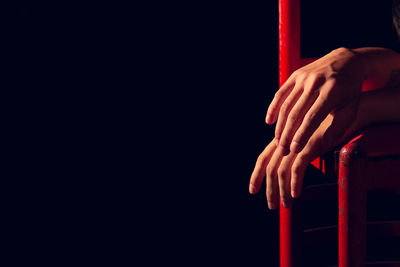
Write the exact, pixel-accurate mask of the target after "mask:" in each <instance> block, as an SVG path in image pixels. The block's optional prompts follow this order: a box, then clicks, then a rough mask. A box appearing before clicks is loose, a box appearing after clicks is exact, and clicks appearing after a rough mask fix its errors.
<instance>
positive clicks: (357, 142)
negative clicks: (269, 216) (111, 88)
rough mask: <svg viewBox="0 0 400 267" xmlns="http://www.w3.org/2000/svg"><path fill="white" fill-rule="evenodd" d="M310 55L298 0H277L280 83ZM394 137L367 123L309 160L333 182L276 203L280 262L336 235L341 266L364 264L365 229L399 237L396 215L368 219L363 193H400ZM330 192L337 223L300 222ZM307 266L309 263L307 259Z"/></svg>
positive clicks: (396, 131)
mask: <svg viewBox="0 0 400 267" xmlns="http://www.w3.org/2000/svg"><path fill="white" fill-rule="evenodd" d="M313 60H315V59H302V58H301V56H300V0H280V1H279V82H280V85H281V86H282V84H283V83H284V82H285V81H286V80H287V78H288V77H289V76H290V74H291V73H292V72H293V71H294V70H296V69H297V68H299V67H301V66H303V65H306V64H308V63H310V62H312V61H313ZM371 87H374V84H373V81H369V82H368V81H366V83H365V84H364V86H363V90H369V89H371ZM399 137H400V125H380V126H373V127H369V128H367V129H364V130H362V131H361V132H359V133H357V134H356V135H355V138H354V139H352V140H351V141H350V142H348V143H347V144H345V145H344V146H343V147H342V148H341V149H340V150H339V151H337V153H336V154H335V153H334V152H331V153H328V154H327V156H326V157H324V158H319V159H316V160H315V161H314V162H313V163H312V164H313V165H314V166H315V167H317V168H319V169H320V170H321V171H323V172H324V173H325V174H326V175H328V176H331V177H334V179H336V181H335V182H334V183H325V184H323V185H319V186H318V185H315V186H310V187H309V188H305V190H303V195H302V196H301V197H300V198H299V199H296V200H295V201H293V205H292V207H291V208H290V209H285V208H283V205H282V204H281V205H280V266H282V267H293V266H301V262H302V260H301V258H302V257H301V256H302V255H301V253H302V252H303V254H305V253H304V252H305V250H306V249H307V247H308V246H310V245H311V244H314V245H315V244H321V242H322V243H323V242H333V243H334V242H335V239H336V242H337V244H338V250H337V251H338V258H337V262H338V265H339V266H340V267H350V266H351V267H353V266H365V265H366V264H367V252H366V251H367V247H366V243H367V234H368V237H369V239H368V241H371V242H369V243H373V242H372V241H373V240H377V239H376V238H377V237H379V236H382V237H394V238H396V237H397V238H400V220H389V221H374V222H367V197H368V199H371V201H372V200H373V199H374V198H373V196H374V194H375V195H377V196H378V197H375V200H377V199H379V197H382V194H379V192H384V193H383V194H384V195H383V196H387V195H391V194H393V195H394V196H396V195H397V196H399V194H400V172H399V170H400V140H399ZM306 179H307V177H305V180H306ZM335 194H336V195H338V196H337V197H336V200H333V201H334V203H337V204H338V207H337V212H338V214H337V218H338V222H337V223H336V225H330V226H324V227H314V228H312V229H307V230H304V229H302V226H301V223H300V221H301V219H302V216H303V217H304V214H302V211H303V210H304V209H303V207H304V205H307V203H313V202H315V200H319V201H320V200H321V199H322V200H323V199H324V198H325V199H327V198H331V197H334V195H335ZM335 201H336V202H335ZM394 208H396V207H394ZM392 212H394V213H396V214H400V208H399V207H398V206H397V210H392ZM321 239H323V240H321ZM318 240H319V241H318ZM399 240H400V239H399ZM399 254H400V250H399ZM383 260H384V259H383ZM374 264H375V265H374ZM307 266H312V265H310V263H308V265H307ZM315 266H322V265H315ZM368 266H400V261H398V262H389V261H386V262H383V261H382V262H377V261H375V262H370V263H368Z"/></svg>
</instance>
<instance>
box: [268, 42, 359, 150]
mask: <svg viewBox="0 0 400 267" xmlns="http://www.w3.org/2000/svg"><path fill="white" fill-rule="evenodd" d="M360 60H361V59H360V58H359V57H357V54H356V53H354V52H352V51H351V50H349V49H346V48H339V49H336V50H334V51H332V52H331V53H329V54H328V55H326V56H324V57H322V58H320V59H318V60H316V61H314V62H313V63H311V64H309V65H307V66H305V67H303V68H301V69H299V70H297V71H295V72H294V73H293V74H292V75H291V76H290V77H289V79H288V80H287V81H286V83H285V84H284V85H283V86H282V87H281V88H280V89H279V90H278V92H277V93H276V94H275V97H274V99H273V100H272V102H271V104H270V106H269V108H268V112H267V116H266V122H267V123H268V124H272V123H274V122H275V121H276V120H278V122H277V125H276V129H275V139H276V141H275V142H276V143H277V145H279V146H278V150H279V151H280V153H281V154H282V155H287V154H288V153H289V152H290V151H292V152H295V153H299V152H300V151H302V149H303V148H304V147H305V145H306V144H307V142H308V141H309V138H310V137H311V136H312V135H313V133H314V131H315V130H316V129H317V128H318V126H319V125H320V123H321V122H322V121H323V120H324V119H325V118H326V117H327V116H328V114H330V113H331V114H332V115H334V117H335V127H333V128H331V129H330V131H328V132H326V133H325V137H324V138H325V139H326V140H327V141H328V142H329V143H332V142H334V141H335V140H337V139H338V138H339V137H340V136H342V135H343V134H344V132H345V130H346V129H347V128H348V127H349V125H350V124H351V123H352V121H354V119H355V117H356V113H357V109H358V103H359V98H360V95H361V86H362V82H363V80H364V78H365V72H364V69H363V65H364V64H363V62H361V61H360ZM278 114H279V116H278Z"/></svg>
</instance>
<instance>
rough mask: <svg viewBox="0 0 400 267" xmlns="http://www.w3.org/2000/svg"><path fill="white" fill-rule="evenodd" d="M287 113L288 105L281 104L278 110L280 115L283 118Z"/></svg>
mask: <svg viewBox="0 0 400 267" xmlns="http://www.w3.org/2000/svg"><path fill="white" fill-rule="evenodd" d="M288 111H289V105H288V103H286V102H283V103H282V106H281V109H280V113H281V114H282V115H283V116H286V115H287V113H288Z"/></svg>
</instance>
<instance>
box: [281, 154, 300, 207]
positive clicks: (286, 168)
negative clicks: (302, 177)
mask: <svg viewBox="0 0 400 267" xmlns="http://www.w3.org/2000/svg"><path fill="white" fill-rule="evenodd" d="M295 158H296V154H294V153H291V154H289V155H287V156H286V157H284V158H283V159H282V161H281V164H280V165H279V168H278V182H279V193H280V196H281V201H282V204H283V207H285V208H288V207H290V206H291V196H290V180H291V167H292V164H293V161H294V159H295Z"/></svg>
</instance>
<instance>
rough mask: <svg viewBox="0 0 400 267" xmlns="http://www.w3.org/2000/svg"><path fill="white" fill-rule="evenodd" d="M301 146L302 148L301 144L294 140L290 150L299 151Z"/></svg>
mask: <svg viewBox="0 0 400 267" xmlns="http://www.w3.org/2000/svg"><path fill="white" fill-rule="evenodd" d="M299 148H300V144H299V143H298V142H296V141H293V142H292V144H291V145H290V151H292V152H294V153H299Z"/></svg>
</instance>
